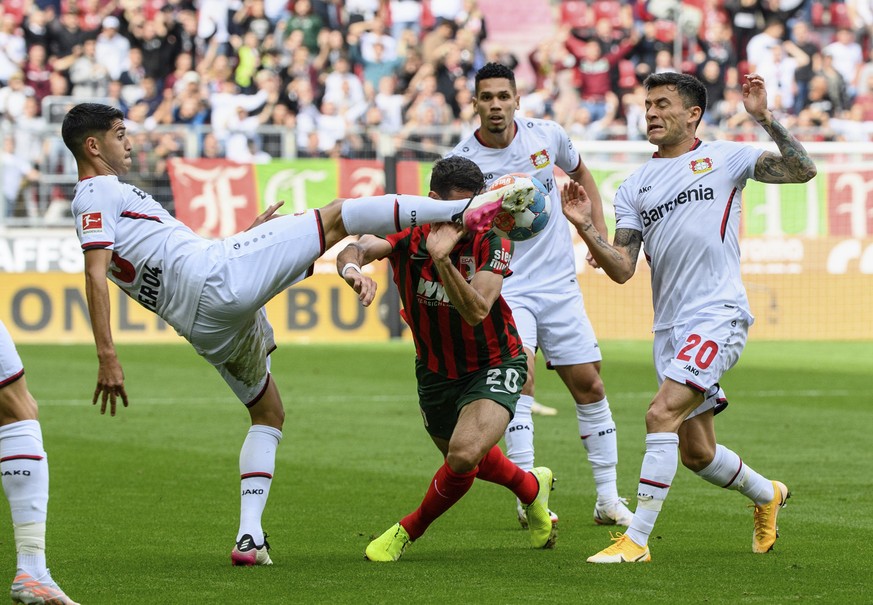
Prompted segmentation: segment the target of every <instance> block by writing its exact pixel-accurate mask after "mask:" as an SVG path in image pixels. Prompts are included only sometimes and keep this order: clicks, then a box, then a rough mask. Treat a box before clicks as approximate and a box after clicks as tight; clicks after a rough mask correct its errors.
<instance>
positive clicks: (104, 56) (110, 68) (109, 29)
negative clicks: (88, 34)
mask: <svg viewBox="0 0 873 605" xmlns="http://www.w3.org/2000/svg"><path fill="white" fill-rule="evenodd" d="M119 27H120V22H119V20H118V17H115V16H112V15H110V16H108V17H106V18H105V19H103V29H102V30H101V31H100V34H99V35H98V36H97V49H96V52H97V60H98V61H99V62H100V64H101V65H103V67H105V68H106V71H107V72H108V73H109V77H110V78H111V79H113V80H117V79H119V78H120V77H121V74H122V73H123V72H125V71H126V70H127V68H128V67H129V65H130V61H129V59H128V56H129V55H130V42H129V41H128V39H127V38H125V37H124V36H122V35H121V34H119V33H118V28H119Z"/></svg>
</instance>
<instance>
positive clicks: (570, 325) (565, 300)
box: [504, 287, 603, 366]
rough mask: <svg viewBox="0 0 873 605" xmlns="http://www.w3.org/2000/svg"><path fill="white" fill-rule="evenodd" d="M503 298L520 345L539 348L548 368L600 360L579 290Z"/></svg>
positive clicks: (531, 348) (595, 339)
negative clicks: (508, 307)
mask: <svg viewBox="0 0 873 605" xmlns="http://www.w3.org/2000/svg"><path fill="white" fill-rule="evenodd" d="M504 298H505V299H506V302H507V303H508V304H509V306H510V308H511V309H512V316H513V317H514V318H515V325H516V327H517V328H518V334H519V336H521V342H522V343H523V344H524V346H525V347H527V348H528V349H530V350H531V351H536V350H537V348H540V349H542V351H543V356H544V357H545V358H546V361H547V362H548V363H549V365H551V366H572V365H576V364H580V363H593V362H596V361H600V360H601V359H603V357H602V356H601V354H600V346H599V345H598V344H597V337H596V336H595V335H594V328H593V327H592V326H591V322H590V321H589V320H588V315H586V314H585V304H584V302H583V300H582V292H581V291H580V290H579V288H578V287H575V288H572V289H568V290H565V291H564V292H560V293H558V292H529V293H527V294H524V295H512V296H504Z"/></svg>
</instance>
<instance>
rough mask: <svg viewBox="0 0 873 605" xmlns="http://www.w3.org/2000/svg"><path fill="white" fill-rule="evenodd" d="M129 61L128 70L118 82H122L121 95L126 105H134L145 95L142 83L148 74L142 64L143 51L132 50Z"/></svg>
mask: <svg viewBox="0 0 873 605" xmlns="http://www.w3.org/2000/svg"><path fill="white" fill-rule="evenodd" d="M127 60H128V66H127V69H126V70H125V71H124V72H122V74H121V76H120V77H119V78H118V80H119V82H121V86H122V88H121V94H122V97H123V98H124V101H125V103H127V104H128V105H133V104H134V103H136V102H137V101H139V100H140V99H142V98H143V96H144V95H145V91H144V90H143V87H142V81H143V80H144V79H145V78H146V77H147V74H146V70H145V66H144V65H143V64H142V50H140V49H139V48H131V49H130V52H129V53H128V57H127Z"/></svg>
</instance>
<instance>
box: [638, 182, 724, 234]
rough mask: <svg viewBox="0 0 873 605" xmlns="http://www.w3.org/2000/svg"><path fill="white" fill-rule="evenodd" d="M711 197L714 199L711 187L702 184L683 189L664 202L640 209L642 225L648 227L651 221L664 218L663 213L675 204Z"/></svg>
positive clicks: (709, 198)
mask: <svg viewBox="0 0 873 605" xmlns="http://www.w3.org/2000/svg"><path fill="white" fill-rule="evenodd" d="M713 199H715V193H714V192H713V190H712V187H706V188H704V187H703V185H698V186H697V188H696V189H688V190H686V191H683V192H682V193H680V194H679V195H677V196H676V197H675V198H673V199H672V200H670V201H669V202H667V203H665V204H660V205H658V206H657V207H655V208H652V209H651V210H642V211H641V212H640V218H641V219H643V227H648V226H649V225H651V224H652V223H655V222H657V221H659V220H660V219H662V218H664V215H666V214H667V213H669V212H672V211H673V209H674V208H676V207H677V206H680V205H682V204H685V203H688V202H699V201H701V200H713Z"/></svg>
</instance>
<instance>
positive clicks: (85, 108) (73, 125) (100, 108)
mask: <svg viewBox="0 0 873 605" xmlns="http://www.w3.org/2000/svg"><path fill="white" fill-rule="evenodd" d="M123 119H124V114H123V113H121V110H120V109H118V108H116V107H112V106H111V105H103V104H102V103H79V104H78V105H76V106H75V107H73V108H72V109H71V110H70V111H68V112H67V115H65V116H64V123H63V124H62V125H61V137H62V138H63V139H64V145H66V146H67V149H69V150H70V151H72V152H73V157H75V158H76V159H79V158H80V157H81V155H82V145H84V143H85V139H87V138H88V137H91V136H94V135H102V134H103V133H105V132H107V131H108V130H110V129H111V128H112V123H113V122H114V121H115V120H123Z"/></svg>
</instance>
